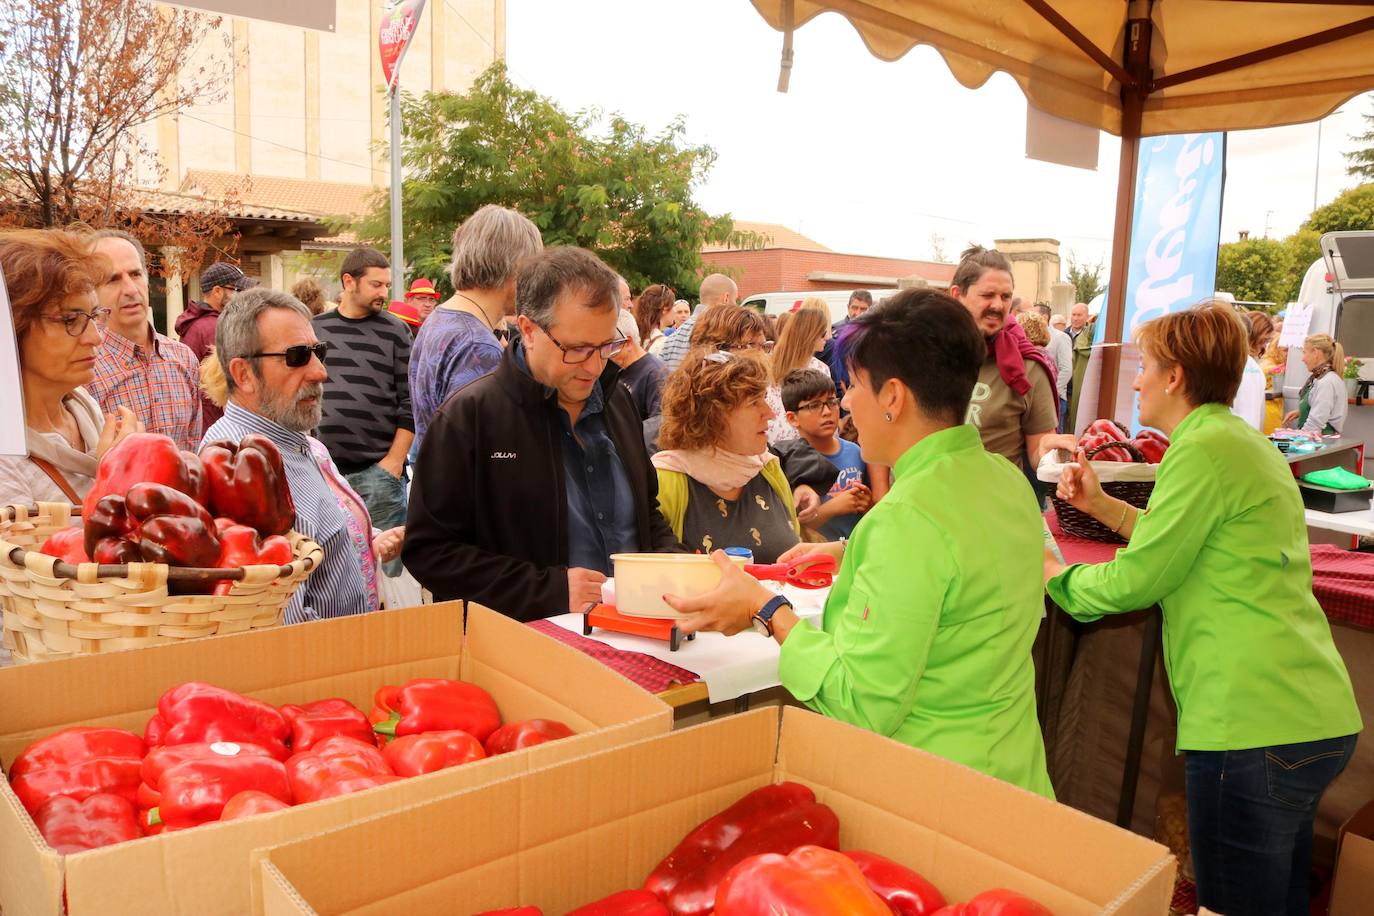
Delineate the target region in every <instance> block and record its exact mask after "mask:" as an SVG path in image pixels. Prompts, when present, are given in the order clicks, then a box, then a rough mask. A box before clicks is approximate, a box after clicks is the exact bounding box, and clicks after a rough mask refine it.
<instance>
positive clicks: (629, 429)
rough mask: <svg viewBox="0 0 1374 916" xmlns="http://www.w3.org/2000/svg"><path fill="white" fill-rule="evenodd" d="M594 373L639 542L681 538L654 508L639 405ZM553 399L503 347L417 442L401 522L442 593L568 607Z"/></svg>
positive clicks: (504, 607)
mask: <svg viewBox="0 0 1374 916" xmlns="http://www.w3.org/2000/svg"><path fill="white" fill-rule="evenodd" d="M618 373H619V370H618V369H617V367H616V366H615V364H614V363H610V364H608V365H607V366H606V370H605V372H603V373H602V375H601V389H602V394H603V395H604V396H605V399H606V409H605V416H606V427H607V431H608V432H609V434H610V437H611V441H613V442H614V443H615V447H616V452H617V453H618V454H619V456H620V462H621V464H622V465H623V466H624V468H625V472H626V474H627V476H628V477H629V481H630V488H631V490H632V491H633V492H634V496H635V522H636V528H637V530H638V535H639V550H640V551H643V552H663V551H678V550H681V549H682V547H681V545H680V544H679V543H678V541H677V538H675V537H674V536H673V532H672V529H670V528H669V527H668V523H667V522H666V521H664V519H663V516H662V515H660V514H659V511H658V476H657V474H656V473H655V471H654V469H653V466H652V465H650V464H649V456H648V454H647V453H646V452H645V450H644V439H643V434H642V426H641V424H640V420H639V409H638V408H637V407H636V406H635V404H634V401H633V400H632V399H631V397H630V395H629V393H628V392H627V391H626V390H625V389H624V387H623V386H622V385H620V384H618V383H617V381H616V376H617V375H618ZM561 410H562V408H560V407H559V406H558V401H557V398H556V396H555V395H554V393H553V392H552V390H551V389H548V388H545V387H544V386H543V385H541V384H540V383H539V382H537V381H535V380H534V379H533V378H531V377H530V376H529V375H528V374H527V373H526V372H524V371H523V370H522V369H521V368H520V366H519V365H517V364H516V362H515V349H514V347H511V348H509V349H507V350H506V354H505V356H504V357H503V358H502V360H501V364H500V365H499V366H497V368H496V370H495V371H494V372H492V373H491V374H490V375H487V376H484V377H483V378H480V379H477V380H476V381H474V382H471V383H469V384H467V385H465V386H464V387H463V388H461V389H459V390H458V391H457V392H455V393H454V395H453V396H452V397H450V398H449V399H448V400H447V401H446V402H445V403H444V406H443V407H441V408H440V409H439V412H438V413H437V414H435V416H434V420H433V422H432V423H431V424H430V426H429V429H428V431H427V432H426V433H425V438H424V442H423V444H422V445H421V447H420V460H419V464H418V466H417V468H416V474H415V481H414V484H413V486H412V488H411V491H410V510H409V515H408V518H407V519H406V538H405V547H404V550H403V553H402V556H403V559H404V561H405V565H406V567H407V568H408V569H409V570H410V571H411V573H413V574H414V576H415V578H416V579H418V580H419V582H420V584H421V585H423V586H424V587H425V588H428V589H429V590H430V591H431V592H433V593H434V597H435V599H436V600H439V601H447V600H452V599H456V598H463V599H467V600H471V601H476V602H479V603H481V604H484V605H486V606H487V607H490V608H492V609H494V610H497V611H500V612H501V613H503V614H506V615H507V616H509V617H514V618H515V619H517V620H538V619H540V618H542V617H552V616H555V615H557V614H566V613H567V612H568V610H569V608H568V519H567V515H568V512H567V493H566V490H565V482H564V476H563V453H562V446H561V445H560V441H561V437H562V435H563V427H562V421H561V420H560V418H559V415H558V414H559V411H561Z"/></svg>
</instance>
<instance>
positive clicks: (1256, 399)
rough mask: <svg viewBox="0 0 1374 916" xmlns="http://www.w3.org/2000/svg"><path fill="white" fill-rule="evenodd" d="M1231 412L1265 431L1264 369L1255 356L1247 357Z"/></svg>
mask: <svg viewBox="0 0 1374 916" xmlns="http://www.w3.org/2000/svg"><path fill="white" fill-rule="evenodd" d="M1231 413H1233V414H1235V415H1236V416H1238V417H1240V418H1241V419H1242V420H1244V421H1245V422H1246V423H1249V424H1250V425H1251V426H1253V427H1254V428H1255V429H1257V430H1259V431H1260V432H1264V370H1263V369H1261V368H1260V364H1259V363H1257V362H1256V361H1255V358H1254V357H1253V356H1247V357H1245V372H1244V373H1243V374H1242V375H1241V377H1240V388H1239V389H1238V390H1237V391H1236V399H1235V401H1233V402H1232V403H1231Z"/></svg>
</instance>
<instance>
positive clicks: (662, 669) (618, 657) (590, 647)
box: [529, 620, 701, 693]
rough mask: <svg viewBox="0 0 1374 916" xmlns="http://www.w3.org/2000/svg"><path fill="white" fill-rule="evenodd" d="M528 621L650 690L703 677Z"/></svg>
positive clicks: (554, 626)
mask: <svg viewBox="0 0 1374 916" xmlns="http://www.w3.org/2000/svg"><path fill="white" fill-rule="evenodd" d="M529 625H530V626H531V627H533V628H534V629H536V630H538V631H539V632H540V633H543V634H544V635H545V636H551V637H553V638H554V639H556V640H558V641H559V642H561V643H564V644H566V645H569V646H572V647H573V648H574V649H576V650H577V651H579V652H582V653H584V654H586V655H590V656H591V657H592V658H594V659H596V660H597V661H599V662H601V664H603V665H605V666H606V667H607V668H610V669H611V670H612V671H615V672H617V673H619V674H622V675H624V676H625V677H627V678H629V679H630V680H631V681H632V682H634V683H635V684H638V685H639V686H640V687H643V688H644V689H645V690H647V691H649V692H650V693H662V692H663V691H665V690H667V689H668V688H669V687H672V686H673V685H675V684H693V683H695V682H697V681H699V680H701V678H699V677H697V676H696V675H695V674H693V673H692V672H690V671H688V670H687V669H686V668H679V667H678V666H677V665H670V664H668V663H667V662H665V661H660V660H659V659H656V658H654V657H653V656H652V655H645V654H643V653H642V652H622V651H621V650H619V649H612V648H611V647H610V646H608V645H606V644H605V643H603V642H597V641H596V640H595V639H588V638H586V637H585V636H579V635H577V634H576V633H572V632H570V631H568V630H565V629H563V628H562V627H560V626H559V625H558V624H556V623H550V622H549V621H547V620H535V621H532V622H531V623H530V624H529Z"/></svg>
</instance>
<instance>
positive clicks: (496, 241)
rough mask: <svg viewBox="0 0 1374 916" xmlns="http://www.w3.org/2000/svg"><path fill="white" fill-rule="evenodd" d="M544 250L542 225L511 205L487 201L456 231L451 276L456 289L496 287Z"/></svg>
mask: <svg viewBox="0 0 1374 916" xmlns="http://www.w3.org/2000/svg"><path fill="white" fill-rule="evenodd" d="M543 250H544V240H543V239H541V238H540V237H539V229H538V228H537V227H536V226H535V225H534V223H532V222H530V221H529V220H528V219H526V218H525V217H524V216H523V215H521V214H520V213H519V212H517V211H515V210H511V209H509V208H507V207H498V206H496V205H495V204H487V205H486V206H484V207H482V208H481V209H480V210H478V211H477V212H476V213H474V214H472V216H469V217H468V218H467V219H465V220H463V223H462V225H460V226H459V227H458V228H457V229H456V230H454V232H453V262H452V264H451V265H450V266H449V279H450V280H452V281H453V288H454V289H496V288H497V287H499V286H502V285H503V284H505V282H506V281H507V280H508V279H510V278H511V277H512V276H514V275H515V270H516V267H517V266H518V265H519V264H520V262H521V261H523V260H524V259H525V258H527V257H529V256H530V255H534V254H538V253H539V252H541V251H543Z"/></svg>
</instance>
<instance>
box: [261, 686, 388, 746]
mask: <svg viewBox="0 0 1374 916" xmlns="http://www.w3.org/2000/svg"><path fill="white" fill-rule="evenodd" d="M281 714H282V715H283V716H284V717H285V718H286V721H287V723H288V724H290V726H291V750H292V752H293V753H300V752H301V751H308V750H310V749H311V748H312V747H314V746H315V745H316V744H318V743H319V742H321V741H323V740H324V739H325V738H332V737H333V736H335V735H347V736H348V737H350V738H357V739H358V740H359V741H365V742H366V743H368V744H374V745H375V744H376V743H377V737H376V735H375V734H373V731H372V723H371V722H369V721H368V720H367V716H365V715H363V711H362V710H361V709H359V708H358V707H356V706H354V705H353V704H352V703H350V702H348V701H347V700H343V699H340V698H338V697H331V698H330V699H328V700H316V701H315V702H313V703H306V704H305V705H304V706H294V705H290V704H288V705H286V706H283V707H282V708H281Z"/></svg>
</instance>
